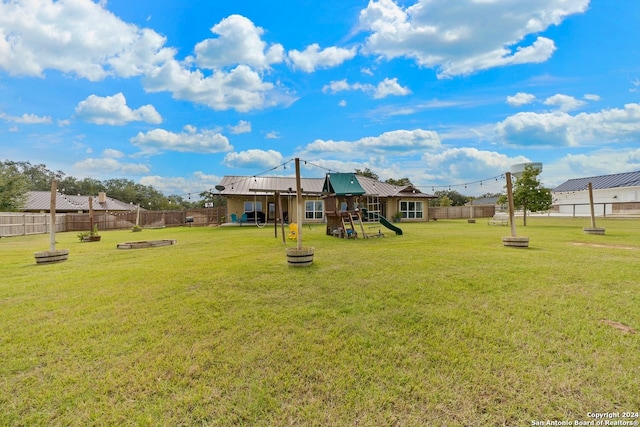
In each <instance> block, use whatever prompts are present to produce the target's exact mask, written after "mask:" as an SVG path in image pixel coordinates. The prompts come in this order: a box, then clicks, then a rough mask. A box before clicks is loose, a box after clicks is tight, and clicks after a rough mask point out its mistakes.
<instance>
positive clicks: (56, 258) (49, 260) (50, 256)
mask: <svg viewBox="0 0 640 427" xmlns="http://www.w3.org/2000/svg"><path fill="white" fill-rule="evenodd" d="M33 255H34V256H35V258H36V264H54V263H56V262H62V261H66V260H67V259H69V249H58V250H56V251H43V252H36V253H34V254H33Z"/></svg>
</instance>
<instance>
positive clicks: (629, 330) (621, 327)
mask: <svg viewBox="0 0 640 427" xmlns="http://www.w3.org/2000/svg"><path fill="white" fill-rule="evenodd" d="M600 321H601V322H602V323H604V324H605V325H609V326H611V327H612V328H616V329H617V330H619V331H622V332H624V333H626V334H635V333H636V330H635V329H633V328H632V327H631V326H627V325H625V324H624V323H620V322H615V321H613V320H608V319H602V320H600Z"/></svg>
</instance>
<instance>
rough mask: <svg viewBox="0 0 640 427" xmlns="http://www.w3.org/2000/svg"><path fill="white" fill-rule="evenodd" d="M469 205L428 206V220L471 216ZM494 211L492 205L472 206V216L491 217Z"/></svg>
mask: <svg viewBox="0 0 640 427" xmlns="http://www.w3.org/2000/svg"><path fill="white" fill-rule="evenodd" d="M471 208H472V207H471V206H442V207H440V206H439V207H430V208H429V220H434V219H465V218H471ZM495 213H496V207H495V206H494V205H478V206H473V218H491V217H492V216H493V215H495Z"/></svg>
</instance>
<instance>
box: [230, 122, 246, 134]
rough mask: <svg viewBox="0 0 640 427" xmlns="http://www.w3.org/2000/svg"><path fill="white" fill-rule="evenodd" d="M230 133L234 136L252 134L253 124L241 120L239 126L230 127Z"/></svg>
mask: <svg viewBox="0 0 640 427" xmlns="http://www.w3.org/2000/svg"><path fill="white" fill-rule="evenodd" d="M229 132H231V133H232V134H234V135H238V134H241V133H249V132H251V122H248V121H246V120H240V121H239V122H238V124H237V125H235V126H229Z"/></svg>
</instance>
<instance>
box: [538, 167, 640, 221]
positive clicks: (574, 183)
mask: <svg viewBox="0 0 640 427" xmlns="http://www.w3.org/2000/svg"><path fill="white" fill-rule="evenodd" d="M589 183H591V187H592V189H593V204H594V211H595V214H596V215H598V216H603V215H604V216H606V215H611V214H623V215H626V214H634V215H637V214H640V171H638V172H626V173H617V174H612V175H601V176H592V177H587V178H574V179H570V180H568V181H566V182H564V183H562V184H560V185H559V186H557V187H556V188H554V189H553V191H552V192H551V196H552V198H553V206H554V211H555V212H556V213H559V214H564V215H573V216H590V215H591V208H590V203H589V190H588V188H589Z"/></svg>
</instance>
